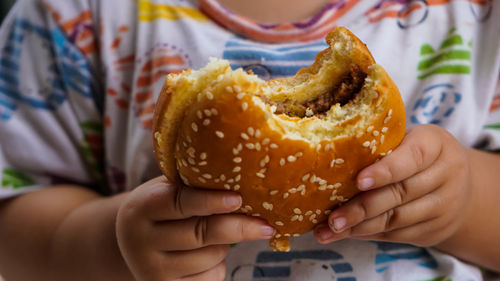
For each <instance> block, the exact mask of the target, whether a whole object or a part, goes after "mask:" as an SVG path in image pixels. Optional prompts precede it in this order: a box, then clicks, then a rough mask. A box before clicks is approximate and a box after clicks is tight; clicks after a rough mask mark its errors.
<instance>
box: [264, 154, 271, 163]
mask: <svg viewBox="0 0 500 281" xmlns="http://www.w3.org/2000/svg"><path fill="white" fill-rule="evenodd" d="M269 161H270V157H269V154H266V157H264V162H266V164H267V163H269Z"/></svg>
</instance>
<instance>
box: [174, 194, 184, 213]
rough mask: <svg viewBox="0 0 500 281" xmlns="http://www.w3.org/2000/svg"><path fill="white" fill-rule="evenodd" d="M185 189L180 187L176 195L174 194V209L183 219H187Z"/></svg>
mask: <svg viewBox="0 0 500 281" xmlns="http://www.w3.org/2000/svg"><path fill="white" fill-rule="evenodd" d="M184 193H185V189H184V188H183V187H178V188H176V189H175V194H174V200H175V202H174V204H173V206H174V208H175V211H176V212H177V213H179V214H180V215H181V216H182V217H185V208H184V203H183V199H184V195H185V194H184Z"/></svg>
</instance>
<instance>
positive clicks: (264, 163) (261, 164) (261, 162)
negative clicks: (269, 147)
mask: <svg viewBox="0 0 500 281" xmlns="http://www.w3.org/2000/svg"><path fill="white" fill-rule="evenodd" d="M259 166H260V167H261V168H263V167H265V166H266V162H265V161H264V159H262V160H260V162H259Z"/></svg>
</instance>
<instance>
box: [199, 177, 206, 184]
mask: <svg viewBox="0 0 500 281" xmlns="http://www.w3.org/2000/svg"><path fill="white" fill-rule="evenodd" d="M198 181H200V182H202V183H206V182H207V181H206V180H205V179H204V178H202V177H198Z"/></svg>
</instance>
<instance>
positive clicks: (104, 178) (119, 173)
mask: <svg viewBox="0 0 500 281" xmlns="http://www.w3.org/2000/svg"><path fill="white" fill-rule="evenodd" d="M336 25H341V26H346V27H348V28H349V29H350V30H351V31H353V33H354V34H356V35H357V36H358V37H359V38H360V39H361V40H362V41H364V42H365V43H366V44H367V45H368V48H369V49H370V50H371V52H372V53H373V56H374V57H375V60H376V61H377V62H378V63H379V64H381V65H382V66H384V68H385V69H386V70H387V71H388V73H389V74H390V76H391V77H392V78H393V79H394V81H395V82H396V84H397V85H398V87H399V89H400V91H401V93H402V96H403V99H404V101H405V104H406V110H407V116H406V117H407V124H408V126H414V125H417V124H425V123H432V124H437V125H440V126H443V127H444V128H446V129H447V130H449V131H450V132H451V133H452V134H453V135H454V136H455V137H456V138H457V139H458V140H459V141H460V142H461V143H462V144H463V145H464V146H467V147H479V148H482V149H486V150H492V151H493V150H498V149H499V148H500V83H498V82H499V74H500V7H499V3H498V1H496V0H475V1H472V0H427V1H410V0H380V1H378V3H377V2H376V1H370V0H332V1H331V3H329V4H328V5H326V6H325V7H324V9H322V10H321V11H319V12H318V13H317V14H316V15H314V16H313V17H311V18H309V19H306V20H304V21H302V22H296V23H285V24H277V25H263V24H259V23H256V22H254V21H252V20H250V19H248V18H244V17H242V16H240V15H237V14H234V13H232V12H230V11H228V10H227V9H225V8H224V7H221V6H220V5H218V4H217V2H216V1H214V0H199V1H195V0H135V1H132V0H105V1H97V0H68V1H58V0H40V1H36V0H21V1H18V3H17V5H16V6H15V8H14V9H13V10H12V11H11V13H10V14H9V16H8V18H7V19H6V20H5V21H4V23H3V25H2V27H1V29H0V134H1V139H0V145H1V151H0V172H1V187H0V198H8V197H12V196H16V195H19V194H22V193H25V192H30V191H33V190H36V189H39V188H43V187H44V186H48V185H52V184H57V183H76V184H81V185H84V186H88V187H89V188H93V189H95V190H97V191H99V192H101V193H102V194H116V193H119V192H123V191H125V190H130V189H133V188H134V187H136V186H138V185H139V184H141V183H142V182H144V181H147V180H148V179H151V178H153V177H155V176H158V175H159V174H160V171H159V169H158V166H157V164H156V160H155V157H154V153H153V146H152V137H151V126H152V115H153V110H154V105H155V100H156V98H157V96H158V94H159V92H160V89H161V87H162V85H163V82H164V77H165V75H166V74H167V73H174V72H179V71H181V70H183V69H186V68H194V69H197V68H200V67H202V66H204V65H205V64H206V63H207V62H208V58H209V57H219V58H225V59H227V60H229V61H230V63H231V66H232V67H234V68H236V67H242V68H244V69H246V70H250V69H251V70H253V71H254V73H256V74H258V75H259V76H261V77H262V78H264V79H272V78H277V77H282V76H288V75H293V74H295V72H296V71H297V70H298V69H300V68H301V67H306V66H308V65H310V64H311V63H312V61H313V60H314V57H315V55H316V53H317V52H319V51H321V50H322V49H324V48H325V47H326V44H325V42H324V39H323V37H324V35H325V34H326V33H327V32H328V31H329V30H330V29H331V28H332V27H333V26H336ZM227 265H228V273H227V276H226V279H227V280H341V281H352V280H412V281H416V280H454V281H455V280H483V278H484V273H482V272H481V271H480V270H479V269H478V267H476V266H474V265H469V264H467V263H465V262H462V261H460V260H458V259H456V258H454V257H452V256H449V255H446V254H444V253H441V252H438V251H436V250H433V249H425V248H419V247H415V246H411V245H404V244H395V243H381V242H365V241H356V240H344V241H340V242H336V243H332V244H329V245H319V244H318V243H316V242H315V241H314V239H313V238H312V235H311V234H306V235H303V236H301V237H298V238H294V239H293V241H292V251H291V252H288V253H278V252H272V251H270V249H269V248H268V247H267V242H266V241H260V242H247V243H240V244H238V245H236V246H235V247H233V248H232V249H231V251H230V253H229V255H228V258H227Z"/></svg>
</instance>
